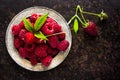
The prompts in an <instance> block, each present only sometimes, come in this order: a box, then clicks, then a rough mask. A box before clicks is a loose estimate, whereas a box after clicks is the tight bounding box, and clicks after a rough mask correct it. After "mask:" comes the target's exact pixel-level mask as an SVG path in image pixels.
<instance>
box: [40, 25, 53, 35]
mask: <svg viewBox="0 0 120 80" xmlns="http://www.w3.org/2000/svg"><path fill="white" fill-rule="evenodd" d="M42 32H43V33H44V34H46V35H50V34H53V33H54V27H53V26H52V25H51V24H50V23H46V24H45V25H44V26H43V27H42Z"/></svg>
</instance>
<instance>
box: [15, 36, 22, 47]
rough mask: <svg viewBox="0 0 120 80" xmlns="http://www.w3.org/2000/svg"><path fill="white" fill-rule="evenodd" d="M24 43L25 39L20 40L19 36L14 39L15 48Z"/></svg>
mask: <svg viewBox="0 0 120 80" xmlns="http://www.w3.org/2000/svg"><path fill="white" fill-rule="evenodd" d="M22 44H23V41H22V40H20V39H19V38H15V39H14V46H15V48H19V47H20V46H21V45H22Z"/></svg>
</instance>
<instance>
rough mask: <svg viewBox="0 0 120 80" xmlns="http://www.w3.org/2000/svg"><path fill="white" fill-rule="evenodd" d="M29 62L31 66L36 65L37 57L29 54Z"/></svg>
mask: <svg viewBox="0 0 120 80" xmlns="http://www.w3.org/2000/svg"><path fill="white" fill-rule="evenodd" d="M30 62H31V64H32V65H36V64H37V63H38V62H37V56H36V55H35V54H31V55H30Z"/></svg>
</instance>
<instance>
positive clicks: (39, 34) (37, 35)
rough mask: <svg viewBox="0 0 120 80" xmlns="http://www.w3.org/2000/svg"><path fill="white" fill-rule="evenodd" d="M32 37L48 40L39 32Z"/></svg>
mask: <svg viewBox="0 0 120 80" xmlns="http://www.w3.org/2000/svg"><path fill="white" fill-rule="evenodd" d="M34 36H35V37H37V38H39V39H43V40H48V39H47V37H46V36H45V35H44V34H43V33H42V32H41V31H40V32H36V33H35V34H34Z"/></svg>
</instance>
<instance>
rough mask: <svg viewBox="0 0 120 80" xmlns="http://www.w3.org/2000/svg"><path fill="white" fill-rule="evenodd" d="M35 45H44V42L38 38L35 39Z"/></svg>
mask: <svg viewBox="0 0 120 80" xmlns="http://www.w3.org/2000/svg"><path fill="white" fill-rule="evenodd" d="M35 43H37V44H43V43H44V40H41V39H38V38H36V37H35Z"/></svg>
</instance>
